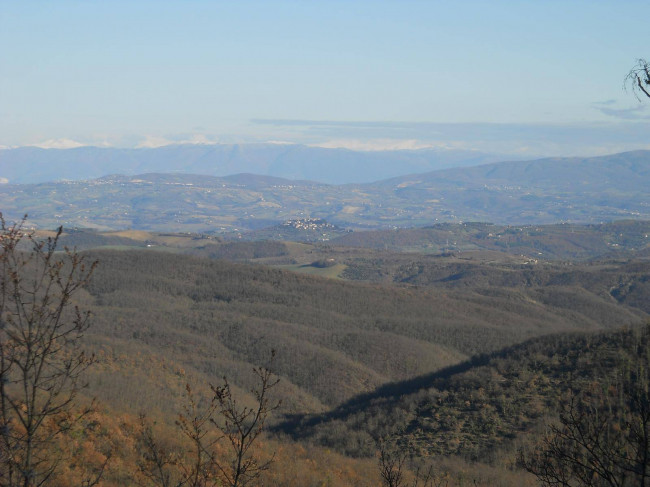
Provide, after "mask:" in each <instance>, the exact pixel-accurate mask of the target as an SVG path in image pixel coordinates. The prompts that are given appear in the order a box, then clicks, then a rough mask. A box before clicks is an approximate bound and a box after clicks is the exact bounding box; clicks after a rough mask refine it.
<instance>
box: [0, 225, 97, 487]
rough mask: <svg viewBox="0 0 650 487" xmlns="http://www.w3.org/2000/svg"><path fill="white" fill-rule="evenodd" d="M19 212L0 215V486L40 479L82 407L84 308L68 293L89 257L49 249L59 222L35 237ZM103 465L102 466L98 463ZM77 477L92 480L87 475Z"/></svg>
mask: <svg viewBox="0 0 650 487" xmlns="http://www.w3.org/2000/svg"><path fill="white" fill-rule="evenodd" d="M25 222H26V220H25V218H24V219H23V220H22V221H21V222H19V223H16V224H13V225H9V224H7V223H6V222H5V220H4V218H3V217H2V215H1V214H0V486H3V487H5V486H7V487H14V486H22V487H35V486H41V485H46V484H48V483H49V482H50V481H51V480H52V479H53V478H54V477H55V476H56V473H57V469H58V467H59V466H60V464H61V461H62V460H63V459H62V458H61V454H57V453H56V452H55V451H54V449H53V448H52V447H53V445H54V444H55V442H56V441H57V440H58V439H59V437H60V435H61V434H62V433H64V432H65V431H67V430H68V429H69V428H71V427H72V426H73V425H74V424H75V422H76V421H78V420H79V419H80V418H81V417H82V416H83V415H84V414H85V413H87V412H88V411H89V409H88V408H86V409H82V410H81V411H74V408H75V404H74V401H75V397H76V395H77V393H78V391H79V389H80V387H81V386H82V384H81V380H80V375H81V373H82V372H83V371H84V370H86V368H87V367H88V366H89V365H90V363H91V362H92V357H88V356H86V355H85V354H84V352H83V351H82V350H81V348H80V345H81V344H80V339H81V337H82V335H83V333H84V332H85V331H86V330H87V329H88V326H89V313H87V312H85V313H84V312H81V311H80V310H79V309H78V308H77V307H75V306H74V305H73V304H72V302H71V299H72V297H73V296H74V294H75V293H76V292H77V291H78V290H79V289H80V288H81V286H83V285H84V284H85V283H86V282H87V281H88V279H89V278H90V276H91V274H92V273H93V270H94V268H95V266H96V262H86V260H85V259H84V257H82V256H81V255H79V254H78V253H77V252H75V251H70V250H68V249H65V250H64V251H63V252H58V251H57V244H58V240H59V237H60V235H61V229H59V231H58V232H57V233H56V235H55V236H54V237H52V238H48V239H47V240H38V239H37V238H35V236H34V234H33V233H32V232H30V231H28V230H27V229H26V223H25ZM102 471H103V468H102ZM79 482H80V484H85V485H93V484H94V483H96V482H95V481H93V480H90V479H79Z"/></svg>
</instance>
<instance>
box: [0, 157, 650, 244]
mask: <svg viewBox="0 0 650 487" xmlns="http://www.w3.org/2000/svg"><path fill="white" fill-rule="evenodd" d="M649 168H650V152H649V151H638V152H628V153H623V154H614V155H612V156H604V157H598V158H590V159H548V160H539V161H533V162H516V163H514V162H513V163H511V162H507V163H496V164H488V165H483V166H478V167H473V168H460V169H453V170H443V171H436V172H430V173H426V174H419V175H413V176H409V177H403V178H399V179H391V180H385V181H380V182H378V183H372V184H356V185H338V186H337V185H327V184H322V183H313V182H308V181H302V180H300V181H299V180H279V179H278V178H275V177H265V176H252V175H240V176H237V177H227V178H217V177H209V176H197V175H187V174H185V175H180V174H176V175H169V174H166V175H165V174H140V175H137V176H110V177H104V178H100V179H94V180H86V181H75V182H59V183H52V182H49V183H41V184H34V185H11V184H9V185H2V186H0V207H1V208H2V210H3V213H4V214H5V216H7V217H8V218H10V219H16V218H20V217H22V215H23V214H24V213H25V212H27V213H28V214H29V215H30V220H31V221H32V223H34V224H36V225H38V226H39V227H41V228H52V227H55V226H57V225H64V226H66V227H83V228H98V229H106V230H108V229H113V230H116V229H117V230H123V229H125V228H132V229H139V230H150V231H165V232H169V231H176V232H200V233H215V232H216V233H223V232H245V231H247V230H257V229H261V228H265V227H272V226H274V225H277V224H281V223H283V222H286V221H288V220H295V219H303V218H317V219H323V220H326V221H327V222H328V223H330V224H333V225H336V226H339V227H342V228H352V229H377V228H395V227H414V226H423V225H431V224H434V223H436V222H459V221H462V222H466V221H483V222H493V223H495V224H500V225H525V224H529V225H530V224H536V225H537V224H548V223H558V222H582V223H601V222H605V221H612V220H621V219H635V220H644V219H645V220H648V219H650V206H649V205H648V201H649V199H650V198H649V197H648V196H649V195H648V189H647V188H648V187H650V184H649V183H650V170H649ZM542 174H544V176H542ZM556 181H561V184H555V182H556Z"/></svg>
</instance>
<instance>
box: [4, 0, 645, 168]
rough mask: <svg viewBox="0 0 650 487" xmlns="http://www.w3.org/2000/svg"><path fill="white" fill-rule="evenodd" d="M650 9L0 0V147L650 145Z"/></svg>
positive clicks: (587, 149)
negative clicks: (633, 77)
mask: <svg viewBox="0 0 650 487" xmlns="http://www.w3.org/2000/svg"><path fill="white" fill-rule="evenodd" d="M649 17H650V2H647V1H621V0H619V1H598V0H590V1H579V0H575V1H566V0H562V1H550V0H549V1H546V0H539V1H532V0H530V1H524V0H521V1H517V0H510V1H500V0H493V1H489V2H488V1H463V2H458V1H454V2H452V1H435V0H428V1H413V0H400V1H397V0H395V1H381V0H373V1H365V0H346V1H336V0H322V1H305V0H300V1H276V0H265V1H248V0H239V1H227V2H226V1H218V0H213V1H199V0H184V1H180V0H177V1H165V0H155V1H143V0H130V1H120V0H112V1H110V2H109V1H89V0H84V1H66V0H57V1H32V0H23V1H18V0H16V1H13V0H0V46H1V47H0V147H15V146H24V145H38V146H41V147H53V148H64V147H75V146H79V145H97V146H116V147H157V146H161V145H165V144H169V143H244V142H277V143H304V144H310V145H319V146H323V147H348V148H353V149H362V150H381V149H418V148H424V147H440V148H443V149H444V148H462V149H475V150H481V151H487V152H496V153H504V154H505V153H517V154H525V155H540V156H543V155H596V154H604V153H612V152H619V151H623V150H634V149H641V148H646V149H650V138H648V137H647V134H648V133H649V130H648V129H650V100H638V99H637V98H636V97H635V96H634V94H633V93H631V92H629V91H627V92H626V91H625V90H624V89H623V88H624V84H623V80H624V77H625V75H626V74H627V72H628V71H629V70H630V69H631V68H632V67H633V66H634V63H635V61H636V59H638V58H642V57H644V56H645V57H648V56H650V52H648V49H649V48H648V33H647V19H648V18H649Z"/></svg>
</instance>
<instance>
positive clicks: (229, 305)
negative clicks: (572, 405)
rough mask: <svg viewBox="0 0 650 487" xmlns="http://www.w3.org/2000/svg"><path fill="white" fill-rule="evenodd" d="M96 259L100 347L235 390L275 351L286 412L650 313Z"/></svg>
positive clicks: (577, 290) (221, 265)
mask: <svg viewBox="0 0 650 487" xmlns="http://www.w3.org/2000/svg"><path fill="white" fill-rule="evenodd" d="M91 255H92V256H95V257H97V258H98V259H99V261H100V267H99V269H98V271H97V273H96V275H95V277H94V279H93V282H92V284H91V285H90V287H89V288H88V295H87V297H86V298H85V302H84V303H82V304H84V305H90V306H91V309H92V310H93V313H94V314H95V316H96V319H95V321H96V324H95V326H94V328H93V336H94V337H95V339H96V340H97V341H98V344H99V343H101V344H104V345H103V346H106V347H108V349H109V350H110V349H113V348H117V349H123V350H136V349H141V350H148V351H149V353H155V354H158V353H164V356H165V357H167V358H169V359H170V360H175V361H177V362H178V363H179V364H183V366H184V367H187V368H188V369H191V370H195V371H197V372H199V373H200V374H208V375H211V376H214V375H216V376H220V375H222V374H226V375H228V377H231V378H232V380H233V382H234V383H237V380H238V379H237V378H238V377H241V376H242V370H247V369H248V367H250V364H258V365H259V364H260V363H263V361H264V360H265V357H267V356H268V353H269V351H270V350H271V349H275V350H277V352H278V361H277V364H276V367H277V370H278V373H279V374H280V375H281V376H282V377H283V387H285V388H287V394H288V397H290V398H291V399H290V400H288V401H287V404H286V407H287V408H288V410H294V411H302V412H308V411H318V410H322V408H323V407H326V406H327V407H329V406H334V405H336V404H338V403H340V402H342V401H345V400H347V399H349V398H351V397H352V396H354V395H356V394H358V393H360V392H367V391H371V390H373V389H374V388H375V387H378V386H379V385H381V384H385V383H387V382H390V381H395V380H401V379H408V378H411V377H415V376H417V375H420V374H423V373H427V372H430V371H433V370H437V369H440V368H442V367H445V366H448V365H451V364H454V363H458V362H460V361H462V360H463V359H465V358H467V357H468V356H470V355H474V354H477V353H487V352H492V351H494V350H497V349H499V348H501V347H503V346H504V345H510V344H515V343H518V342H521V341H523V340H525V339H527V338H530V337H533V336H537V335H540V334H546V333H552V332H558V331H567V330H579V329H600V328H604V327H607V328H611V327H616V326H622V325H625V324H633V323H638V322H640V321H642V320H643V319H645V318H646V317H647V316H648V315H647V314H646V313H645V312H643V311H642V310H641V309H639V308H634V307H631V306H627V305H625V304H621V303H618V302H617V301H616V300H614V299H612V298H611V296H599V295H598V294H597V293H594V292H591V291H589V290H587V289H584V288H581V287H580V286H579V285H577V284H574V285H572V286H569V285H568V284H567V285H559V286H557V287H555V288H554V287H552V286H551V287H550V288H549V289H548V290H536V289H533V290H526V289H520V288H517V287H506V286H509V285H512V284H509V283H506V284H505V285H504V287H502V288H495V289H493V290H492V291H491V292H489V293H488V292H486V291H485V290H483V289H481V288H480V286H476V287H474V288H472V287H467V286H465V287H461V288H457V289H451V288H450V289H445V290H440V289H433V288H426V287H424V288H420V289H417V288H412V287H406V288H391V287H386V286H379V285H369V284H363V283H350V282H344V281H336V280H332V279H320V278H315V277H310V276H301V275H297V274H293V273H289V272H286V271H279V270H273V269H268V268H264V267H260V266H247V265H241V264H239V265H236V264H229V263H226V262H223V261H208V260H206V259H198V258H192V257H186V256H179V255H173V254H169V253H161V252H156V251H152V250H141V251H108V250H106V251H101V252H100V251H95V252H93V253H92V254H91ZM642 296H643V295H640V296H639V297H637V300H639V299H641V300H642V299H643V298H642ZM632 304H633V305H634V303H632ZM98 346H99V345H98ZM115 353H117V352H116V351H113V352H110V354H111V355H114V354H115ZM389 357H390V359H389ZM289 391H291V393H289ZM106 393H107V392H106V391H103V390H99V391H98V394H100V396H102V395H104V394H106ZM155 396H156V394H152V397H155ZM138 400H139V399H138ZM158 406H159V407H160V405H158Z"/></svg>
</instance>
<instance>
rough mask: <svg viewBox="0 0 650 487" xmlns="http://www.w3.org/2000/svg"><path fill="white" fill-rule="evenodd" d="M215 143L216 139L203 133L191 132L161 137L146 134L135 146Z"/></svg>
mask: <svg viewBox="0 0 650 487" xmlns="http://www.w3.org/2000/svg"><path fill="white" fill-rule="evenodd" d="M181 144H192V145H215V144H218V141H217V140H215V139H212V138H209V137H208V136H206V135H204V134H193V135H190V136H189V137H188V136H177V137H170V138H167V137H161V136H157V135H146V136H145V137H144V140H142V141H140V142H139V143H138V144H137V145H136V146H135V147H136V149H155V148H157V147H165V146H167V145H181Z"/></svg>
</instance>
